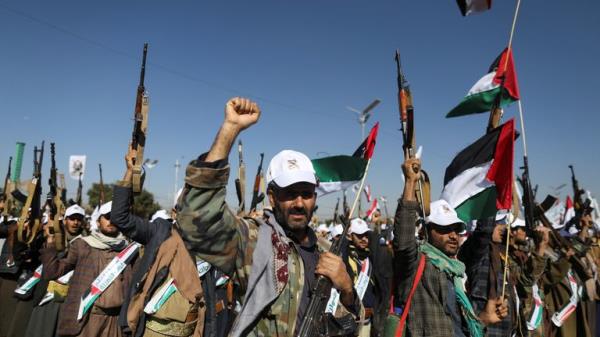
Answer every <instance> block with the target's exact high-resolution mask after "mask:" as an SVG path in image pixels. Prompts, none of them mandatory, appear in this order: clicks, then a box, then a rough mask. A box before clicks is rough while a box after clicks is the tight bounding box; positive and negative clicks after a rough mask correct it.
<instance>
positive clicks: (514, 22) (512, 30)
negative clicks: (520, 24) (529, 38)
mask: <svg viewBox="0 0 600 337" xmlns="http://www.w3.org/2000/svg"><path fill="white" fill-rule="evenodd" d="M520 7H521V0H517V7H516V8H515V15H514V16H513V22H512V27H511V28H510V35H509V38H508V50H509V51H510V49H511V48H512V40H513V37H514V36H515V27H516V26H517V17H518V16H519V8H520ZM507 64H508V58H507V59H506V60H505V63H504V68H505V69H506V65H507Z"/></svg>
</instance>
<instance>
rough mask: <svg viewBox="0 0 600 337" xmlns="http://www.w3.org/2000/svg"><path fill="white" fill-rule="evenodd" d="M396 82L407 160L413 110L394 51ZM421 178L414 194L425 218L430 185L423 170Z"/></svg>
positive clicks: (412, 144) (412, 145)
mask: <svg viewBox="0 0 600 337" xmlns="http://www.w3.org/2000/svg"><path fill="white" fill-rule="evenodd" d="M395 60H396V73H397V77H396V80H397V82H398V108H399V111H400V131H402V141H403V145H402V148H403V149H404V156H405V157H406V156H408V158H414V156H415V153H414V151H415V125H414V108H413V104H412V94H411V92H410V87H409V85H408V81H407V80H406V78H405V77H404V74H403V73H402V66H401V65H400V52H399V51H398V50H396V57H395ZM421 172H422V177H421V179H419V181H418V183H417V186H416V188H415V194H416V197H417V201H418V202H419V208H420V210H421V216H422V217H425V216H427V215H429V203H430V201H431V197H430V184H429V176H428V175H427V173H426V172H425V171H424V170H421Z"/></svg>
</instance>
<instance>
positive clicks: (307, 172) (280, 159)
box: [267, 150, 317, 187]
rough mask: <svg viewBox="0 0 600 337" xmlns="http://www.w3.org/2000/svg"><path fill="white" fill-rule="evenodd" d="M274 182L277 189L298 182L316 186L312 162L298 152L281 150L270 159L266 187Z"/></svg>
mask: <svg viewBox="0 0 600 337" xmlns="http://www.w3.org/2000/svg"><path fill="white" fill-rule="evenodd" d="M271 181H274V182H275V184H277V186H279V187H288V186H290V185H292V184H295V183H299V182H307V183H311V184H313V185H316V184H317V177H316V175H315V169H314V167H313V164H312V162H311V161H310V159H308V157H307V156H306V155H305V154H303V153H300V152H297V151H292V150H283V151H281V152H279V153H278V154H276V155H275V157H273V159H271V162H270V163H269V168H268V169H267V185H269V184H270V183H271Z"/></svg>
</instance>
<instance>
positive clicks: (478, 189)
mask: <svg viewBox="0 0 600 337" xmlns="http://www.w3.org/2000/svg"><path fill="white" fill-rule="evenodd" d="M514 142H515V123H514V119H511V120H509V121H508V122H506V123H504V124H502V125H501V126H499V127H497V128H495V129H494V130H492V131H490V132H489V133H487V134H486V135H484V136H483V137H481V138H479V139H478V140H477V141H475V142H474V143H473V144H471V145H469V146H468V147H467V148H465V149H464V150H462V151H461V152H460V153H459V154H458V155H457V156H456V157H455V158H454V160H453V161H452V163H450V165H449V166H448V167H447V168H446V174H445V176H444V189H443V191H442V199H445V200H446V201H448V203H449V204H450V205H451V206H452V207H454V209H456V212H457V213H458V217H459V218H461V219H462V220H463V221H465V222H468V221H471V220H478V219H484V218H487V217H490V216H494V215H495V214H496V212H497V211H498V210H500V209H510V208H511V206H512V189H513V160H514Z"/></svg>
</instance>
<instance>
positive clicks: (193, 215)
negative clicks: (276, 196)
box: [177, 157, 360, 336]
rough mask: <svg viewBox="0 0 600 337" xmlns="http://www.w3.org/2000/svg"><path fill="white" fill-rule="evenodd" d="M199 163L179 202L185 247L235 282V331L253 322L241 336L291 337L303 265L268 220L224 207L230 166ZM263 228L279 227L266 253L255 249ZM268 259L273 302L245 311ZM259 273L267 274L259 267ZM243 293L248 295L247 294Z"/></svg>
mask: <svg viewBox="0 0 600 337" xmlns="http://www.w3.org/2000/svg"><path fill="white" fill-rule="evenodd" d="M201 160H202V157H200V158H199V159H198V160H196V161H193V162H192V163H190V165H188V167H187V169H186V178H185V182H186V187H185V189H184V193H183V196H182V199H181V201H180V202H181V206H182V209H181V211H180V212H179V214H178V216H177V221H178V223H179V224H180V226H181V228H182V230H183V237H184V240H185V241H186V244H187V246H188V248H189V249H190V251H191V252H192V254H194V255H195V256H196V257H198V258H201V259H203V260H205V261H207V262H209V263H211V264H212V265H214V266H215V267H217V268H219V269H220V270H222V271H223V272H225V273H226V274H227V275H229V276H233V277H234V281H235V282H236V283H237V285H238V289H239V290H240V291H239V293H238V294H236V296H237V298H238V300H240V301H241V302H242V312H241V313H240V314H239V315H238V317H237V318H236V322H235V323H234V328H233V329H234V330H236V323H238V325H239V321H240V320H245V321H249V320H252V324H251V325H250V326H248V327H247V328H246V329H244V330H243V331H242V332H241V334H243V335H245V336H293V335H294V331H295V329H296V326H297V325H298V324H299V322H297V316H298V309H299V305H300V296H301V294H302V292H303V287H304V265H303V261H302V258H301V256H300V255H299V253H298V251H297V249H296V247H295V245H293V244H291V240H290V239H289V238H288V237H287V236H286V235H285V234H284V233H283V232H282V231H281V230H280V227H279V226H278V225H277V224H276V223H274V224H273V220H272V219H271V220H270V221H269V220H268V219H267V221H266V222H263V221H261V220H259V219H251V218H239V217H237V216H235V214H234V212H233V211H232V210H231V209H230V208H229V207H228V206H227V203H226V202H225V196H226V189H225V187H226V185H227V180H228V178H229V165H227V163H226V162H225V161H224V160H222V161H219V162H215V163H206V162H203V161H201ZM264 225H266V226H276V227H279V230H277V229H276V228H274V229H273V230H272V238H273V241H272V250H271V251H269V249H270V248H269V246H271V245H270V244H269V245H267V249H266V250H265V249H264V247H262V248H261V247H259V245H257V243H259V235H260V228H259V227H260V226H264ZM255 249H256V250H257V252H255ZM269 254H272V256H269V257H267V259H270V260H271V261H274V266H273V267H272V268H271V269H272V270H275V273H274V275H272V277H270V278H269V279H271V281H270V283H269V284H270V285H273V287H274V288H275V289H268V290H267V292H269V291H270V293H273V292H275V294H276V297H275V298H274V300H273V301H272V302H270V303H268V305H267V306H266V307H265V309H264V310H262V311H261V312H252V310H245V309H246V308H245V306H246V304H247V303H244V302H245V300H248V299H249V297H250V296H253V295H256V296H254V297H260V296H259V295H258V294H261V293H264V292H265V289H262V288H249V285H250V286H251V287H252V283H253V282H254V281H255V279H256V278H257V277H259V278H260V277H261V276H263V275H259V276H256V275H252V277H251V272H252V269H253V267H254V265H253V263H256V261H255V260H256V259H258V258H260V257H262V258H263V259H264V258H265V257H264V256H265V255H269ZM257 268H258V267H257ZM260 268H261V269H260V270H263V269H262V268H265V270H267V269H266V267H264V266H262V265H261V266H260ZM256 274H263V272H261V273H256ZM273 278H274V279H275V280H273ZM247 292H248V293H249V294H246V293H247ZM244 295H245V296H244ZM359 306H360V305H359ZM340 307H343V306H340ZM247 311H250V313H249V314H248V313H247ZM249 316H250V317H249ZM234 330H232V331H234ZM238 334H239V333H236V334H235V335H238ZM230 335H233V334H231V333H230Z"/></svg>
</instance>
